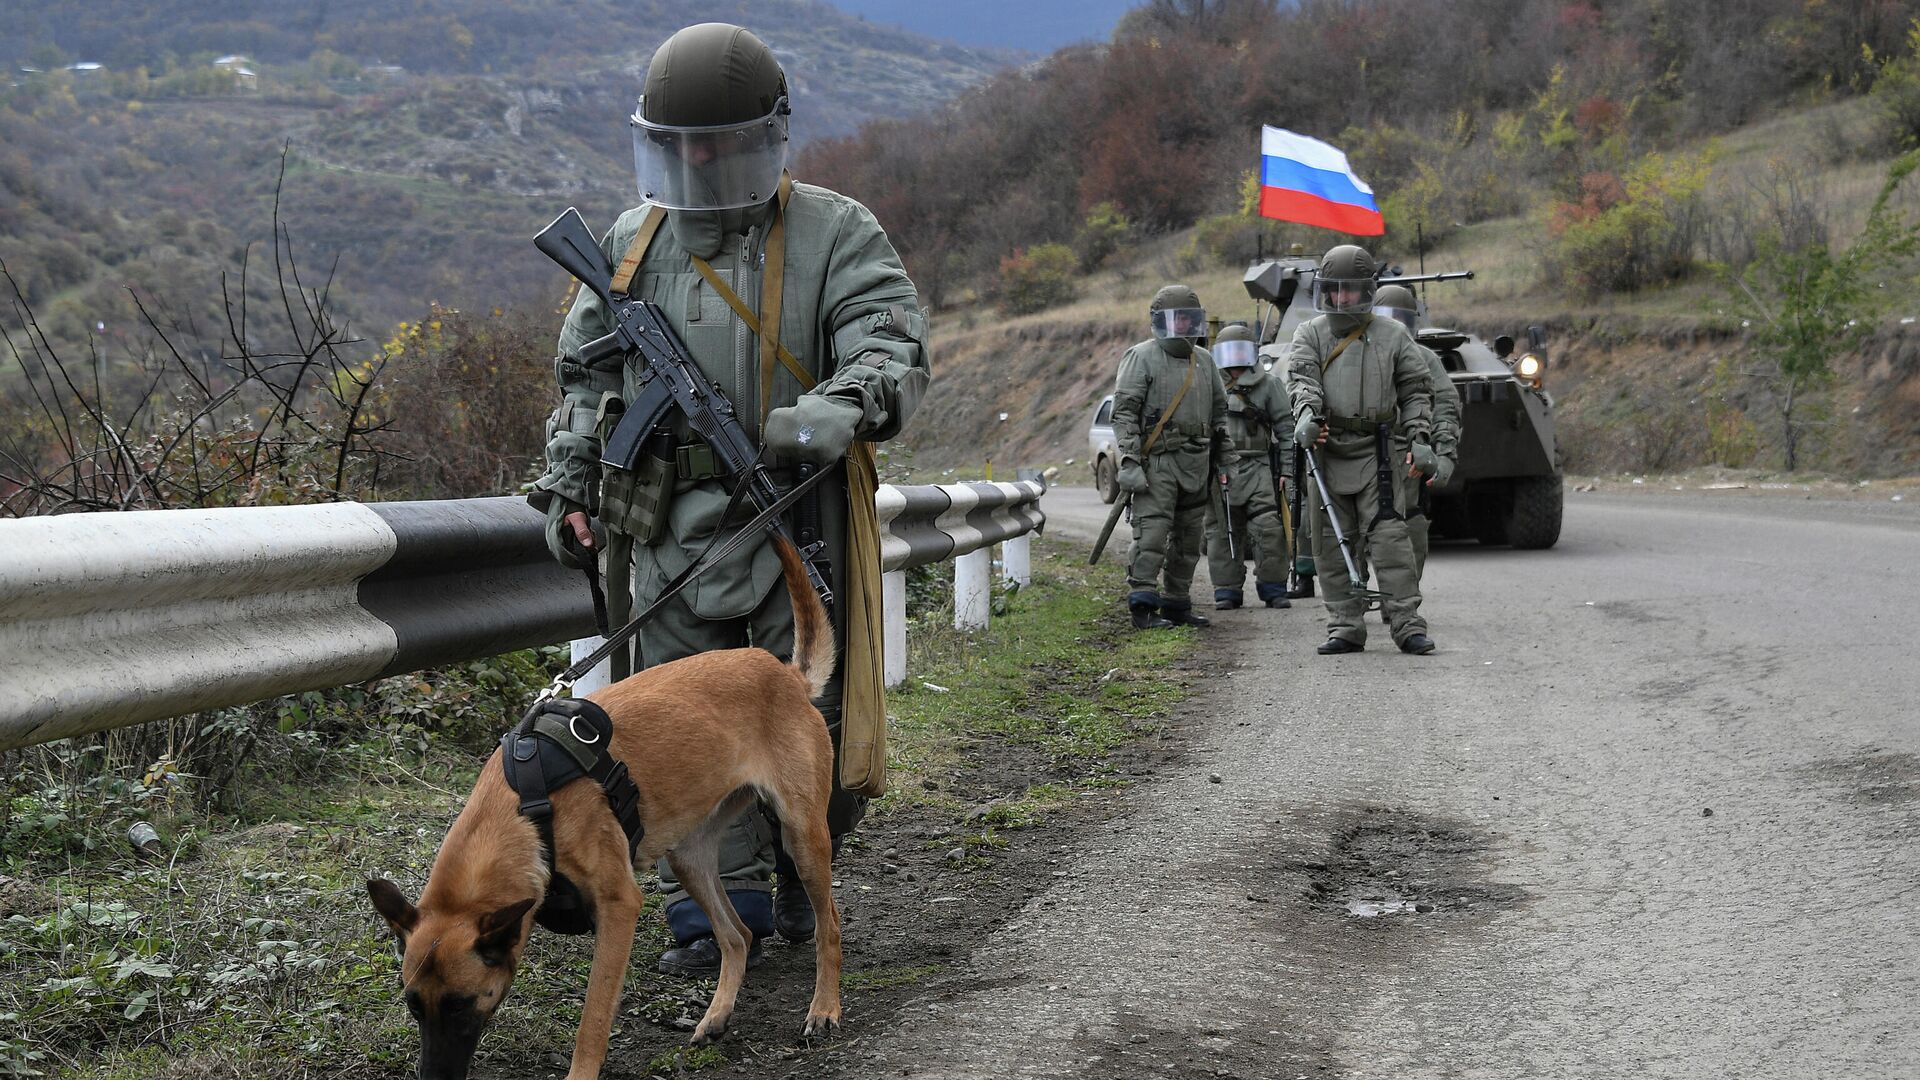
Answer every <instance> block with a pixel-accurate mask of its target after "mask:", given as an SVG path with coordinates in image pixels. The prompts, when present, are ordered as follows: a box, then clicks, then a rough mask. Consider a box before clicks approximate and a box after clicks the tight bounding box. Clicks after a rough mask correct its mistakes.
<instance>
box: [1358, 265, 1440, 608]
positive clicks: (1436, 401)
mask: <svg viewBox="0 0 1920 1080" xmlns="http://www.w3.org/2000/svg"><path fill="white" fill-rule="evenodd" d="M1373 310H1374V313H1375V314H1377V315H1385V316H1387V317H1389V318H1391V319H1393V320H1395V321H1397V322H1399V323H1400V325H1402V326H1404V327H1406V328H1407V332H1408V333H1411V334H1415V335H1416V336H1417V335H1418V334H1419V332H1420V324H1419V307H1418V305H1417V303H1416V302H1415V300H1414V297H1413V290H1412V289H1409V288H1407V287H1406V286H1405V285H1383V286H1381V288H1380V291H1379V292H1377V293H1375V294H1374V296H1373ZM1414 348H1416V349H1419V350H1420V352H1421V354H1422V355H1423V356H1425V357H1426V358H1427V374H1428V377H1429V378H1430V379H1431V380H1432V382H1433V457H1434V465H1433V468H1432V469H1431V470H1429V471H1425V472H1422V471H1419V470H1413V471H1412V475H1410V476H1408V477H1407V484H1408V487H1409V488H1410V490H1409V491H1408V492H1407V495H1406V503H1407V537H1408V539H1410V540H1411V541H1413V572H1414V573H1415V574H1416V575H1418V576H1419V577H1420V578H1422V579H1425V577H1426V576H1427V534H1428V532H1429V531H1430V529H1431V526H1432V522H1431V521H1430V520H1429V518H1430V515H1431V510H1432V502H1433V494H1432V493H1433V490H1434V489H1435V488H1442V487H1445V486H1447V480H1448V478H1450V477H1452V476H1453V467H1454V465H1455V464H1457V463H1458V462H1459V460H1460V392H1459V391H1458V390H1456V389H1454V385H1453V379H1452V377H1451V376H1449V375H1448V374H1447V367H1446V365H1445V364H1442V363H1441V362H1440V357H1439V354H1437V353H1435V352H1434V351H1433V350H1432V349H1429V348H1427V347H1426V346H1425V345H1422V344H1420V343H1419V342H1418V341H1417V340H1416V341H1415V342H1414ZM1398 446H1399V449H1400V452H1401V454H1402V455H1406V454H1411V453H1412V452H1413V447H1412V446H1411V445H1410V444H1408V443H1407V442H1406V441H1405V440H1402V441H1401V442H1400V443H1399V444H1398ZM1407 460H1409V461H1411V460H1412V459H1411V458H1408V459H1407Z"/></svg>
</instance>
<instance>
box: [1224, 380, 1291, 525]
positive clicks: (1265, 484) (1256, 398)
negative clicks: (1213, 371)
mask: <svg viewBox="0 0 1920 1080" xmlns="http://www.w3.org/2000/svg"><path fill="white" fill-rule="evenodd" d="M1222 376H1223V378H1224V376H1225V373H1224V372H1222ZM1225 385H1226V390H1227V438H1228V440H1229V441H1231V442H1232V443H1233V448H1234V450H1235V451H1236V452H1237V453H1238V454H1239V458H1240V460H1239V463H1238V464H1237V465H1235V467H1234V471H1233V481H1232V486H1233V501H1234V504H1235V505H1236V506H1237V505H1240V504H1242V503H1245V502H1246V501H1248V500H1249V499H1251V498H1253V497H1254V494H1255V492H1256V491H1258V490H1262V489H1264V490H1265V491H1266V492H1267V493H1268V494H1272V493H1273V472H1272V466H1271V464H1270V463H1269V462H1268V460H1267V450H1268V448H1270V447H1273V446H1278V447H1279V448H1280V460H1281V462H1282V467H1283V468H1285V469H1287V470H1289V471H1291V470H1292V468H1293V408H1292V404H1291V402H1290V401H1289V400H1288V398H1287V388H1286V386H1285V385H1283V384H1282V383H1281V381H1280V377H1279V376H1278V375H1275V374H1273V373H1271V372H1266V371H1262V370H1260V369H1259V368H1258V367H1250V368H1241V369H1239V374H1237V375H1236V376H1235V377H1234V378H1232V379H1230V380H1226V382H1225Z"/></svg>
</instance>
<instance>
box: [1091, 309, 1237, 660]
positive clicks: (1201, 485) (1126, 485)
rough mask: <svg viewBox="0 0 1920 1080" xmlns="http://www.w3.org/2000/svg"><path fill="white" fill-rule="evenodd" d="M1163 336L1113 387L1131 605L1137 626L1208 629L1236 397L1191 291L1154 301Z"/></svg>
mask: <svg viewBox="0 0 1920 1080" xmlns="http://www.w3.org/2000/svg"><path fill="white" fill-rule="evenodd" d="M1147 317H1148V321H1149V323H1150V324H1151V325H1152V327H1153V337H1151V338H1149V339H1147V340H1146V341H1143V342H1141V343H1139V344H1138V345H1135V346H1134V347H1133V348H1131V349H1128V350H1127V354H1126V355H1125V356H1124V357H1122V358H1121V359H1120V373H1119V375H1118V376H1117V377H1116V378H1115V380H1114V386H1113V437H1114V443H1115V445H1116V447H1117V448H1118V450H1119V452H1120V489H1121V490H1122V491H1124V492H1127V493H1128V494H1129V496H1130V497H1131V499H1132V503H1133V549H1132V551H1131V552H1130V553H1129V554H1128V557H1127V586H1128V590H1129V591H1128V593H1127V607H1128V609H1129V610H1130V611H1131V612H1132V614H1133V625H1134V626H1136V627H1139V628H1141V629H1148V628H1152V627H1164V626H1206V625H1207V624H1208V620H1207V619H1206V618H1205V617H1204V616H1201V615H1195V614H1194V613H1193V599H1192V596H1191V593H1192V591H1193V569H1194V567H1195V566H1196V565H1197V564H1198V563H1199V561H1200V544H1201V541H1202V539H1204V537H1205V535H1206V519H1207V501H1208V499H1210V498H1217V496H1215V495H1214V494H1213V485H1214V477H1217V476H1218V475H1219V474H1220V472H1221V470H1223V469H1225V468H1226V467H1227V466H1228V465H1230V464H1232V462H1233V460H1234V453H1233V450H1232V448H1231V447H1230V446H1229V445H1228V443H1227V435H1226V417H1227V401H1226V397H1227V395H1226V390H1225V388H1224V387H1223V386H1222V385H1221V383H1220V373H1219V371H1217V370H1215V368H1214V366H1213V357H1212V356H1211V355H1210V354H1209V353H1208V352H1207V350H1205V349H1203V348H1201V347H1200V346H1199V345H1198V344H1197V342H1198V340H1199V339H1200V337H1201V336H1202V335H1203V334H1205V333H1206V326H1207V313H1206V311H1205V310H1204V309H1202V308H1201V306H1200V298H1199V297H1198V296H1196V295H1194V291H1193V290H1192V289H1189V288H1187V287H1186V286H1185V285H1168V286H1167V287H1166V288H1163V289H1161V290H1160V291H1159V292H1158V293H1156V294H1155V295H1154V298H1153V302H1152V303H1151V304H1150V305H1148V308H1147Z"/></svg>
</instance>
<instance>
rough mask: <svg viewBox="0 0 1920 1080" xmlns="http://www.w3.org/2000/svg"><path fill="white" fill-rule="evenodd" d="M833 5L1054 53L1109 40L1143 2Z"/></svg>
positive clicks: (936, 33)
mask: <svg viewBox="0 0 1920 1080" xmlns="http://www.w3.org/2000/svg"><path fill="white" fill-rule="evenodd" d="M834 6H835V7H838V8H841V9H843V10H845V11H847V12H850V13H852V14H854V15H858V16H861V17H862V18H866V19H870V20H872V21H874V22H876V23H886V24H891V25H894V26H900V27H905V28H906V29H908V30H911V31H913V32H915V33H920V34H928V35H931V36H933V37H936V38H944V39H947V40H951V41H956V42H960V43H962V44H966V45H973V46H979V47H988V48H992V47H998V48H1003V49H1020V50H1023V51H1026V52H1030V53H1035V54H1044V53H1049V52H1052V51H1053V50H1055V49H1058V48H1061V47H1063V46H1067V45H1074V44H1078V43H1080V42H1084V41H1105V40H1107V38H1108V37H1110V36H1111V35H1112V33H1113V28H1114V25H1115V24H1116V23H1118V22H1119V21H1120V17H1121V16H1122V15H1125V14H1126V13H1127V12H1128V10H1130V9H1132V8H1135V7H1138V6H1139V0H1046V2H1044V3H1037V4H1036V3H1034V2H1032V0H970V2H969V3H966V4H929V3H926V2H925V0H834Z"/></svg>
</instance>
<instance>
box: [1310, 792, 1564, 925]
mask: <svg viewBox="0 0 1920 1080" xmlns="http://www.w3.org/2000/svg"><path fill="white" fill-rule="evenodd" d="M1488 846H1489V844H1488V841H1487V839H1486V838H1485V837H1483V836H1481V835H1479V834H1478V833H1476V832H1474V831H1472V830H1470V829H1466V828H1463V827H1460V826H1457V825H1453V824H1450V823H1447V822H1443V821H1440V820H1437V819H1435V818H1432V817H1428V816H1426V815H1421V814H1416V813H1412V812H1409V811H1405V810H1394V809H1389V808H1382V807H1370V808H1367V809H1364V810H1359V811H1356V812H1353V813H1352V814H1350V815H1348V820H1347V822H1346V824H1345V825H1344V826H1343V827H1341V828H1339V829H1338V830H1337V831H1336V832H1335V833H1334V836H1333V846H1332V848H1331V850H1330V851H1329V852H1328V853H1327V857H1326V858H1325V859H1324V860H1322V861H1319V862H1311V863H1299V864H1296V865H1295V866H1294V867H1293V869H1294V870H1296V871H1297V872H1300V873H1302V874H1303V875H1304V876H1305V878H1306V885H1307V887H1306V899H1307V901H1308V902H1309V903H1310V904H1312V905H1313V906H1314V907H1315V908H1316V909H1317V910H1320V911H1322V912H1326V913H1329V914H1335V915H1339V916H1342V917H1344V918H1351V919H1362V920H1368V921H1374V922H1381V923H1390V922H1396V921H1399V920H1401V919H1403V918H1407V917H1414V918H1417V917H1420V916H1423V915H1436V914H1437V915H1445V914H1449V913H1456V914H1457V913H1463V912H1478V913H1492V912H1494V911H1497V910H1500V909H1503V908H1506V907H1511V906H1513V905H1514V904H1517V903H1519V902H1520V901H1522V900H1524V899H1526V895H1527V894H1526V890H1524V889H1521V888H1520V887H1519V886H1517V885H1507V884H1502V883H1499V882H1490V881H1487V880H1485V877H1486V865H1485V859H1484V855H1485V853H1486V851H1487V849H1488Z"/></svg>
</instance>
